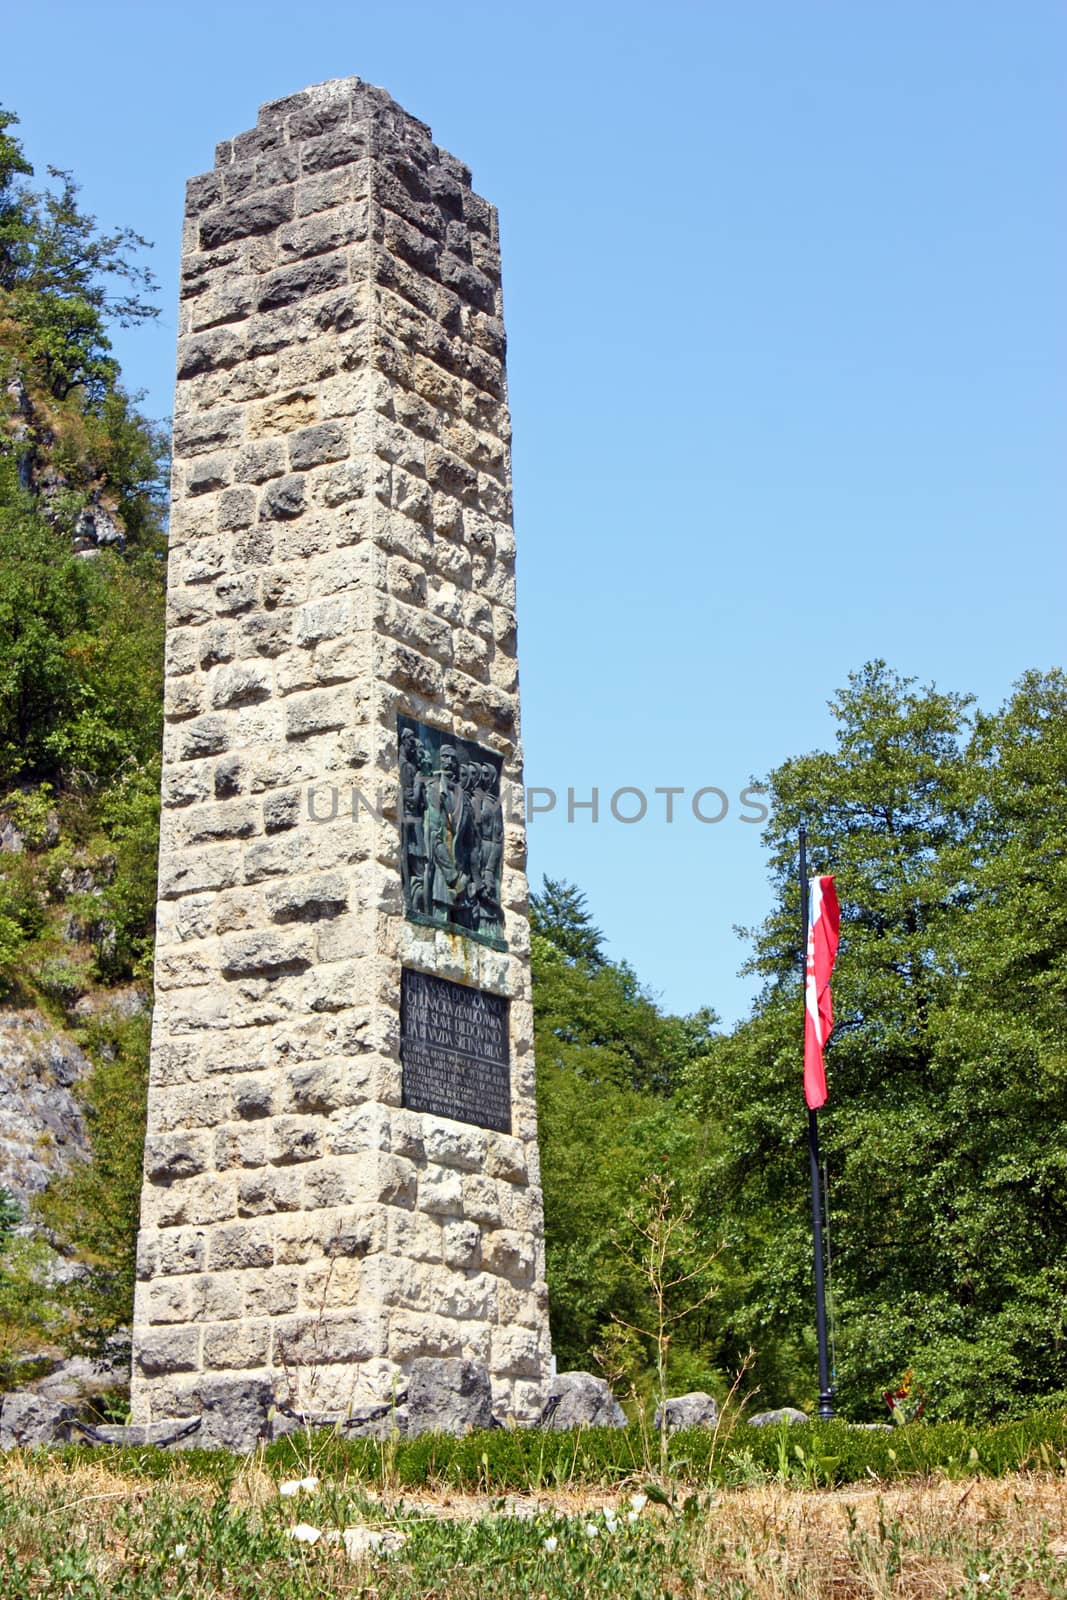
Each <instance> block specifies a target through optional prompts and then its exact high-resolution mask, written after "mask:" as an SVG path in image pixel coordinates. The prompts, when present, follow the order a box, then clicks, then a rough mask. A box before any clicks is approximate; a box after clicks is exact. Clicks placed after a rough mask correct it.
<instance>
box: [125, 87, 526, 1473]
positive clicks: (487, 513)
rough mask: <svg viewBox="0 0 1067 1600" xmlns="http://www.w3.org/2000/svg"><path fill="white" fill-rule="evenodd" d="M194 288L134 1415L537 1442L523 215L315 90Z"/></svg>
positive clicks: (385, 109)
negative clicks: (513, 432) (282, 1417)
mask: <svg viewBox="0 0 1067 1600" xmlns="http://www.w3.org/2000/svg"><path fill="white" fill-rule="evenodd" d="M181 294H182V300H181V320H180V330H179V344H178V381H177V395H176V400H175V408H174V411H175V415H174V478H173V514H172V521H171V553H170V569H169V589H168V604H169V618H168V628H167V669H166V714H167V722H166V734H165V743H164V763H163V824H162V843H161V852H160V882H159V908H158V945H157V956H156V1009H155V1020H154V1032H153V1044H152V1064H151V1083H150V1091H149V1112H148V1137H147V1145H146V1155H145V1180H144V1195H143V1202H142V1216H141V1235H140V1248H139V1283H138V1288H137V1299H136V1310H135V1316H134V1363H133V1416H134V1421H135V1422H141V1423H170V1422H172V1421H180V1420H181V1419H183V1418H191V1417H195V1416H199V1417H201V1418H202V1426H201V1430H200V1433H199V1435H198V1436H197V1438H196V1439H195V1440H193V1441H191V1442H199V1443H205V1444H207V1443H212V1442H219V1443H235V1442H237V1443H243V1442H247V1441H248V1440H249V1439H250V1438H251V1437H253V1436H254V1435H255V1434H256V1433H257V1432H262V1430H263V1427H264V1425H265V1420H266V1417H267V1415H268V1413H269V1411H270V1408H271V1407H272V1406H281V1407H288V1408H289V1410H290V1411H295V1412H298V1413H302V1414H306V1413H309V1412H310V1413H316V1414H322V1413H326V1414H334V1415H350V1414H352V1413H353V1412H356V1413H358V1412H360V1410H361V1408H363V1409H366V1408H367V1407H373V1405H374V1404H375V1402H377V1403H385V1402H389V1403H395V1397H396V1396H397V1395H403V1393H405V1392H407V1391H408V1390H410V1397H409V1402H408V1403H409V1405H410V1407H411V1410H412V1416H411V1425H412V1426H417V1425H422V1426H425V1425H431V1424H432V1423H433V1422H434V1421H435V1420H440V1419H441V1418H446V1419H447V1415H448V1413H447V1407H446V1408H445V1410H443V1411H440V1412H438V1411H435V1405H436V1404H437V1401H438V1399H440V1397H441V1396H442V1395H447V1392H448V1391H449V1390H450V1389H451V1390H453V1391H454V1392H455V1393H457V1394H460V1395H461V1396H465V1397H466V1402H467V1403H468V1404H473V1405H474V1409H475V1412H477V1410H478V1406H479V1405H481V1404H482V1401H481V1400H479V1398H478V1397H479V1396H482V1397H483V1399H484V1400H485V1402H486V1404H487V1403H488V1396H489V1394H490V1392H491V1399H492V1405H493V1409H494V1411H495V1412H496V1413H497V1415H498V1416H503V1415H505V1414H510V1415H512V1416H514V1417H515V1418H517V1419H518V1420H520V1421H532V1420H534V1419H535V1418H536V1416H537V1414H538V1411H539V1407H540V1404H541V1398H542V1397H541V1386H542V1383H543V1381H544V1378H545V1376H546V1373H547V1367H548V1361H549V1345H548V1324H547V1309H546V1297H545V1288H544V1257H543V1242H542V1214H541V1195H540V1189H539V1187H538V1184H539V1177H538V1160H537V1139H536V1115H535V1100H534V1072H533V1053H532V1020H531V1007H530V972H529V954H528V948H529V946H528V929H527V920H526V893H527V890H526V879H525V873H524V861H525V838H524V828H523V822H522V820H521V805H520V804H519V803H518V801H517V797H518V796H519V795H520V794H521V782H522V775H521V753H520V748H519V694H518V678H517V670H516V644H515V638H516V630H515V611H514V605H515V597H514V553H515V547H514V541H513V535H512V520H511V495H510V464H509V421H508V407H507V394H506V387H505V371H504V327H503V323H502V320H501V291H500V257H499V246H498V236H497V223H496V214H495V212H494V210H493V208H492V207H491V206H489V205H488V204H487V203H486V202H485V201H484V200H482V199H480V198H479V196H478V195H476V194H475V193H474V192H473V190H472V188H471V180H470V173H469V171H468V170H467V168H466V167H464V166H463V165H462V163H460V162H459V161H457V160H455V159H454V158H453V157H452V156H450V155H447V154H446V153H445V152H444V151H442V150H440V149H438V148H437V146H436V145H434V144H433V142H432V139H431V136H430V130H429V129H428V128H427V127H426V126H425V125H424V124H423V123H420V122H417V121H416V120H415V119H414V118H413V117H410V116H408V115H407V114H406V113H405V112H404V111H402V110H401V109H400V107H399V106H397V105H396V104H395V103H394V102H393V101H392V100H391V99H390V98H389V97H388V96H387V95H386V94H384V93H383V92H382V91H381V90H379V89H375V88H371V87H369V86H368V85H366V84H363V83H361V82H360V81H359V80H358V79H356V78H349V79H340V80H337V81H335V82H331V83H326V84H320V85H318V86H316V87H314V88H311V89H307V90H305V91H303V92H302V93H299V94H295V95H293V96H291V97H290V98H289V99H286V100H280V101H276V102H274V103H272V104H270V105H267V106H264V107H263V109H262V110H261V111H260V114H259V120H258V123H257V126H256V127H255V128H254V129H253V130H252V131H251V132H248V133H243V134H240V135H239V136H238V137H237V138H235V139H234V140H232V141H231V142H227V143H224V144H222V145H220V146H219V148H218V152H217V157H216V164H215V169H214V171H212V172H210V173H207V174H206V175H204V176H203V177H198V178H194V179H193V180H192V181H191V183H190V184H189V190H188V202H187V209H186V219H185V234H184V245H183V256H182V288H181ZM428 1358H432V1359H428ZM416 1390H417V1391H418V1393H417V1394H416ZM472 1396H473V1397H474V1398H473V1401H472V1399H471V1397H472ZM391 1397H392V1399H391ZM416 1412H417V1415H416ZM283 1414H284V1413H283ZM486 1420H488V1418H487V1416H486Z"/></svg>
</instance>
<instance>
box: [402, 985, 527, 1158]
mask: <svg viewBox="0 0 1067 1600" xmlns="http://www.w3.org/2000/svg"><path fill="white" fill-rule="evenodd" d="M508 1004H509V1002H508V1001H507V1000H505V999H504V998H503V996H502V995H498V994H488V993H487V992H486V991H485V990H484V989H470V988H468V987H467V986H466V985H465V984H462V983H452V982H451V980H450V979H448V978H437V977H434V976H433V974H432V973H429V972H415V971H413V970H412V969H410V968H408V967H404V968H403V969H402V970H401V975H400V1065H401V1073H402V1080H403V1103H404V1105H405V1106H407V1107H408V1108H409V1109H410V1110H411V1111H428V1112H430V1113H431V1114H432V1115H433V1116H436V1117H451V1118H453V1120H454V1121H456V1122H473V1123H476V1124H477V1126H478V1127H480V1128H495V1129H496V1130H497V1132H498V1133H510V1132H511V1067H510V1054H509V1043H508Z"/></svg>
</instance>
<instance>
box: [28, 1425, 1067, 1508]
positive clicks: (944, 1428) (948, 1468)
mask: <svg viewBox="0 0 1067 1600" xmlns="http://www.w3.org/2000/svg"><path fill="white" fill-rule="evenodd" d="M656 1450H657V1442H656V1441H655V1440H652V1441H649V1440H648V1438H647V1437H646V1436H644V1435H643V1434H642V1432H641V1429H640V1428H639V1427H638V1426H636V1425H632V1426H630V1427H628V1428H619V1429H615V1428H587V1429H582V1430H576V1431H571V1432H567V1433H542V1432H539V1431H535V1430H514V1431H513V1430H509V1429H500V1430H494V1431H492V1432H488V1433H472V1434H467V1435H466V1436H465V1437H463V1438H453V1437H452V1436H451V1435H446V1434H424V1435H423V1436H422V1437H420V1438H417V1439H398V1440H394V1441H385V1442H380V1441H378V1440H373V1439H344V1438H341V1437H339V1436H337V1435H336V1434H330V1433H324V1434H316V1435H312V1436H311V1437H310V1438H309V1437H308V1436H307V1435H306V1434H302V1433H300V1434H294V1435H290V1436H289V1437H287V1438H283V1439H279V1440H276V1441H275V1442H274V1443H273V1444H271V1445H268V1446H267V1447H266V1449H265V1451H264V1452H263V1465H264V1467H265V1469H266V1470H267V1471H268V1472H269V1473H272V1474H273V1475H274V1476H276V1477H283V1478H284V1477H292V1476H299V1475H301V1474H302V1473H303V1472H304V1471H305V1470H309V1469H310V1470H314V1471H315V1472H316V1473H317V1474H318V1475H319V1476H324V1475H331V1476H347V1477H351V1478H358V1479H362V1480H365V1481H370V1482H388V1483H390V1484H391V1485H394V1486H396V1487H397V1488H400V1489H415V1488H419V1487H424V1486H426V1485H446V1486H451V1487H454V1488H456V1489H464V1490H471V1491H475V1492H482V1493H486V1494H506V1493H514V1492H520V1493H529V1492H539V1491H540V1490H542V1489H548V1488H562V1487H564V1486H567V1485H592V1484H598V1485H602V1486H609V1487H610V1486H618V1485H621V1484H623V1483H626V1482H634V1481H637V1480H638V1479H639V1478H641V1477H643V1476H647V1475H648V1474H649V1473H650V1471H651V1468H652V1463H653V1462H654V1461H655V1458H656ZM88 1454H91V1455H92V1457H93V1459H96V1460H99V1461H100V1462H101V1463H106V1464H107V1465H109V1466H111V1467H112V1468H114V1469H115V1470H117V1471H122V1472H125V1473H130V1474H134V1475H137V1476H142V1477H145V1478H167V1477H169V1476H171V1475H172V1474H173V1472H174V1471H175V1469H176V1463H181V1466H180V1469H179V1470H181V1471H183V1472H189V1473H198V1474H201V1475H203V1476H205V1477H207V1478H210V1479H211V1480H212V1481H214V1482H216V1483H218V1484H219V1485H220V1486H225V1485H226V1484H228V1483H229V1482H230V1480H231V1479H232V1477H233V1475H234V1473H235V1472H236V1471H237V1470H238V1467H239V1462H238V1461H237V1460H235V1458H233V1457H231V1456H228V1455H226V1454H225V1453H223V1452H213V1451H205V1450H195V1449H193V1450H185V1451H182V1452H180V1454H175V1453H171V1452H169V1451H166V1450H160V1449H139V1450H127V1449H117V1448H112V1447H110V1446H97V1447H89V1446H83V1445H69V1446H66V1447H65V1448H64V1449H62V1450H59V1451H56V1452H54V1455H55V1458H56V1459H57V1460H58V1461H59V1462H68V1463H79V1462H83V1461H85V1460H86V1458H87V1455H88ZM1064 1460H1067V1410H1065V1409H1063V1408H1057V1409H1055V1410H1052V1411H1046V1412H1037V1413H1035V1414H1034V1415H1032V1416H1030V1417H1027V1418H1024V1419H1023V1420H1021V1421H1017V1422H1003V1423H997V1424H989V1425H986V1426H981V1427H973V1426H968V1425H966V1424H964V1423H957V1422H942V1423H923V1422H920V1423H911V1424H909V1425H907V1426H905V1427H903V1428H895V1429H893V1430H892V1431H881V1430H866V1429H860V1428H853V1427H850V1426H849V1425H848V1424H847V1423H844V1422H820V1423H811V1424H809V1425H808V1426H806V1427H805V1426H799V1427H797V1426H793V1427H781V1426H780V1427H775V1428H752V1427H749V1426H747V1425H746V1424H739V1425H736V1426H735V1427H733V1429H732V1430H731V1431H730V1432H729V1433H727V1431H726V1430H725V1429H720V1431H719V1433H718V1434H717V1435H716V1434H715V1433H714V1432H712V1431H711V1430H708V1429H704V1428H694V1429H688V1430H685V1431H683V1432H680V1433H677V1434H675V1435H674V1436H673V1437H672V1439H671V1441H670V1461H671V1471H672V1475H674V1476H675V1477H677V1478H678V1479H680V1480H682V1481H688V1482H699V1483H714V1484H721V1485H729V1484H735V1483H744V1482H750V1481H756V1480H758V1479H760V1478H777V1479H779V1480H782V1481H786V1480H791V1479H795V1480H797V1481H800V1482H809V1483H811V1484H812V1485H813V1486H819V1485H823V1486H827V1485H831V1484H847V1483H857V1482H869V1481H870V1480H871V1479H872V1478H874V1479H877V1480H879V1481H883V1482H885V1481H890V1480H894V1479H901V1478H909V1477H921V1476H923V1475H926V1474H930V1473H938V1474H941V1475H943V1476H948V1477H961V1478H963V1477H971V1476H985V1477H1002V1476H1003V1475H1004V1474H1006V1473H1010V1472H1017V1471H1019V1470H1025V1469H1029V1468H1038V1469H1041V1468H1043V1469H1046V1470H1053V1471H1055V1470H1061V1469H1062V1463H1063V1461H1064Z"/></svg>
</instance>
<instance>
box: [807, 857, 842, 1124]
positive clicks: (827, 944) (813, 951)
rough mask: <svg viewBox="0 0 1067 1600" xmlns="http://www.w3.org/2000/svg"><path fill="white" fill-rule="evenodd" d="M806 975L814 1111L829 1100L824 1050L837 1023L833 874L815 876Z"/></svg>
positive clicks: (836, 912)
mask: <svg viewBox="0 0 1067 1600" xmlns="http://www.w3.org/2000/svg"><path fill="white" fill-rule="evenodd" d="M808 903H809V905H810V908H811V910H810V916H809V920H808V951H807V959H806V962H805V969H804V971H805V976H804V1098H805V1100H806V1101H807V1102H808V1106H809V1108H810V1109H811V1110H812V1111H817V1110H818V1109H819V1107H820V1106H824V1105H825V1104H826V1072H825V1069H824V1067H823V1059H822V1053H823V1050H824V1048H825V1046H826V1041H827V1040H828V1039H829V1037H830V1033H831V1031H832V1029H833V1026H834V1010H833V1003H832V1000H831V997H830V974H831V973H832V972H833V970H834V958H835V957H836V955H837V941H838V930H839V928H840V926H841V911H840V908H839V906H838V904H837V891H836V889H835V888H834V880H833V878H813V879H812V881H811V892H810V895H809V902H808Z"/></svg>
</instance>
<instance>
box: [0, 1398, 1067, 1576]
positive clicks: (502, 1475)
mask: <svg viewBox="0 0 1067 1600" xmlns="http://www.w3.org/2000/svg"><path fill="white" fill-rule="evenodd" d="M739 1436H740V1437H739ZM654 1442H655V1441H653V1444H654ZM540 1444H544V1445H545V1446H546V1450H545V1452H544V1453H540V1452H539V1451H537V1450H536V1449H535V1448H534V1447H535V1446H537V1445H540ZM627 1445H629V1446H632V1448H633V1450H634V1451H635V1452H637V1456H638V1459H637V1462H636V1463H635V1462H634V1461H633V1460H632V1459H631V1458H630V1457H629V1456H628V1454H627ZM644 1445H645V1440H644V1439H643V1437H642V1436H641V1434H640V1431H639V1430H638V1429H633V1430H630V1431H628V1432H627V1433H626V1434H624V1433H622V1432H614V1431H613V1430H596V1431H589V1432H584V1433H581V1434H547V1435H543V1436H539V1435H535V1434H529V1433H527V1434H515V1435H512V1434H507V1433H502V1432H494V1433H485V1434H477V1435H470V1436H468V1437H467V1438H465V1439H459V1440H455V1439H452V1440H446V1439H443V1438H441V1437H436V1438H433V1437H424V1438H421V1439H418V1440H412V1441H407V1442H401V1441H396V1442H386V1443H385V1444H384V1445H382V1446H376V1445H373V1444H372V1443H371V1442H370V1441H365V1440H363V1441H348V1442H345V1441H341V1440H337V1439H324V1438H321V1437H319V1438H311V1439H307V1438H305V1439H304V1440H303V1441H301V1440H299V1439H290V1440H286V1441H279V1442H278V1443H276V1444H274V1445H272V1446H270V1447H269V1448H267V1449H265V1450H263V1449H261V1450H258V1451H256V1452H254V1453H253V1454H251V1455H248V1456H245V1457H236V1456H230V1455H226V1454H224V1453H222V1452H208V1451H195V1450H191V1451H180V1452H179V1451H176V1452H173V1453H168V1452H165V1451H162V1450H158V1449H154V1450H115V1449H112V1448H108V1447H102V1448H87V1447H70V1448H67V1449H64V1450H38V1451H17V1450H16V1451H12V1452H10V1453H9V1454H7V1455H6V1456H3V1457H0V1594H2V1595H3V1596H4V1600H37V1597H39V1596H53V1595H55V1596H69V1597H72V1600H105V1597H106V1600H158V1597H163V1596H180V1597H182V1600H321V1597H333V1596H338V1597H342V1596H344V1597H351V1600H355V1597H360V1600H446V1597H447V1600H476V1597H480V1596H483V1595H484V1596H492V1597H493V1600H574V1597H576V1596H577V1597H582V1596H603V1597H612V1600H615V1597H630V1596H632V1597H633V1600H668V1597H686V1596H693V1597H694V1600H696V1597H701V1600H786V1597H789V1600H859V1597H861V1596H866V1597H885V1600H889V1597H891V1596H908V1597H912V1600H934V1597H935V1596H936V1597H937V1600H945V1597H949V1596H952V1597H956V1600H979V1597H980V1596H981V1597H989V1596H993V1597H995V1600H1067V1414H1065V1413H1064V1412H1063V1411H1057V1412H1055V1413H1052V1412H1048V1413H1044V1414H1042V1415H1040V1416H1034V1417H1031V1418H1028V1419H1026V1421H1024V1422H1016V1423H1008V1424H1003V1425H1001V1426H999V1427H990V1428H977V1429H975V1428H972V1429H967V1428H962V1427H956V1426H955V1425H950V1424H942V1425H923V1424H918V1425H911V1426H909V1427H907V1428H901V1429H897V1430H896V1431H895V1432H893V1433H892V1434H888V1433H872V1432H868V1431H865V1430H857V1429H851V1430H850V1429H849V1428H848V1427H847V1426H846V1425H845V1424H842V1423H832V1424H818V1425H812V1426H810V1427H803V1426H801V1427H795V1426H794V1427H792V1428H777V1429H775V1428H768V1429H749V1428H747V1427H743V1426H742V1427H739V1428H736V1429H735V1430H734V1431H733V1433H732V1434H731V1436H730V1437H729V1438H725V1437H723V1436H722V1430H720V1438H719V1440H718V1445H719V1446H720V1447H721V1453H720V1454H719V1455H718V1456H714V1455H713V1454H712V1453H711V1440H710V1437H709V1435H707V1434H706V1433H704V1434H702V1435H698V1434H696V1433H688V1434H680V1435H677V1436H676V1437H675V1439H674V1440H673V1441H672V1473H671V1475H670V1476H669V1477H668V1478H667V1479H665V1480H663V1481H662V1482H659V1481H656V1480H654V1479H653V1478H652V1476H651V1474H650V1473H649V1472H648V1471H647V1470H646V1468H645V1466H644V1456H643V1453H642V1452H643V1450H644ZM875 1463H877V1466H876V1465H875ZM1020 1468H1021V1470H1020ZM524 1474H525V1476H524ZM826 1480H833V1482H832V1486H826ZM846 1480H847V1481H846Z"/></svg>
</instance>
